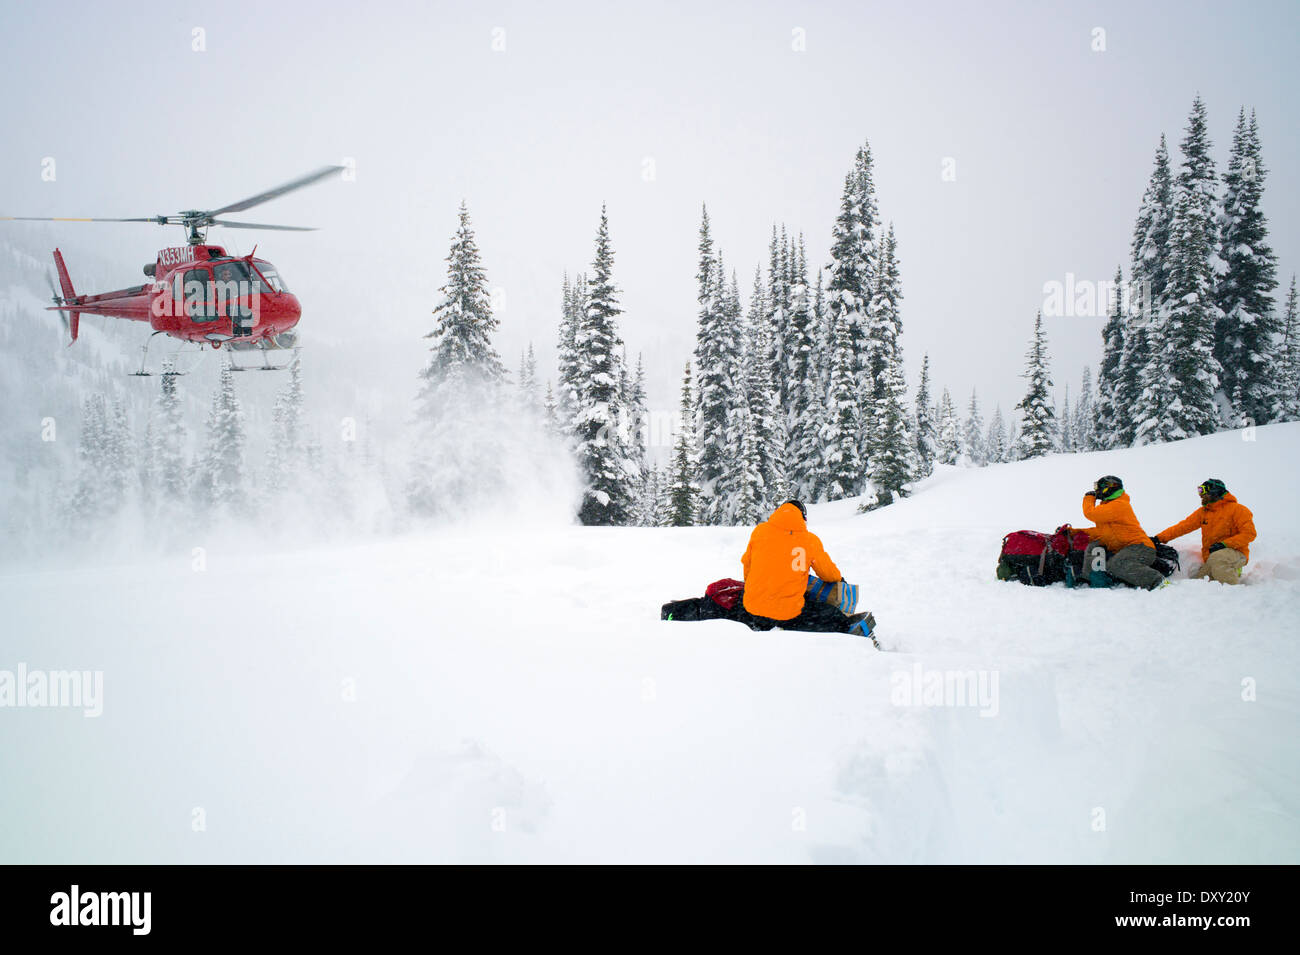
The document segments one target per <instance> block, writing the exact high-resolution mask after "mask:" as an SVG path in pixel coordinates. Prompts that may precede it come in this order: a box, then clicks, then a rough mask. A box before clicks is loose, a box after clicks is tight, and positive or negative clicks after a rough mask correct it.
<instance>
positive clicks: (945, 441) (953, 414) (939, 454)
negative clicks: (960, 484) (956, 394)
mask: <svg viewBox="0 0 1300 955" xmlns="http://www.w3.org/2000/svg"><path fill="white" fill-rule="evenodd" d="M935 427H936V430H937V435H936V449H935V450H936V458H935V459H936V460H937V461H938V462H939V463H940V464H958V463H960V461H961V456H962V447H961V423H960V422H959V421H958V420H957V409H956V407H955V406H954V405H953V403H952V395H950V394H949V393H948V389H947V388H945V389H943V396H942V397H941V398H940V399H939V405H938V407H937V408H936V409H935Z"/></svg>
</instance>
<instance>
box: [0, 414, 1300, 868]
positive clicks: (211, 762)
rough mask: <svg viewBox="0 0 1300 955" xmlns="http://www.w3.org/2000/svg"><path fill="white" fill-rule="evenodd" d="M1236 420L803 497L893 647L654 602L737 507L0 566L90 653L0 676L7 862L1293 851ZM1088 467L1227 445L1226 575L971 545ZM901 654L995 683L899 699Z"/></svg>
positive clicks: (975, 857)
mask: <svg viewBox="0 0 1300 955" xmlns="http://www.w3.org/2000/svg"><path fill="white" fill-rule="evenodd" d="M1246 437H1252V436H1251V435H1247V436H1246ZM1253 437H1254V438H1255V440H1243V436H1242V435H1241V434H1240V433H1233V434H1223V435H1217V436H1213V437H1209V438H1201V439H1196V440H1192V441H1186V442H1181V443H1178V444H1172V445H1164V446H1160V447H1153V448H1144V449H1137V450H1131V451H1119V452H1107V453H1099V454H1089V455H1076V456H1061V457H1052V458H1047V459H1042V460H1038V461H1033V462H1026V463H1020V464H1014V465H1001V466H995V467H990V468H986V469H982V470H974V471H958V470H956V469H942V470H941V471H940V472H939V473H938V474H936V475H935V476H934V477H932V478H931V479H929V480H928V481H926V482H925V483H924V484H923V485H922V486H921V487H920V488H919V489H918V492H917V493H916V494H915V495H914V496H913V497H911V498H910V499H908V500H906V501H902V502H900V503H898V504H896V505H893V506H891V507H889V508H886V509H883V510H881V511H879V512H876V513H872V514H869V515H858V514H856V513H855V512H854V507H853V505H852V503H850V502H841V503H839V504H831V505H824V506H819V507H814V508H813V509H812V525H813V529H814V530H815V531H817V532H818V533H819V534H820V535H821V537H822V539H823V540H824V542H825V543H826V545H827V548H828V549H829V551H830V553H831V555H832V556H833V557H834V558H835V560H836V561H837V562H838V563H839V565H840V566H841V568H843V569H844V570H845V573H846V574H847V575H848V576H849V578H850V579H852V580H855V581H857V582H859V583H861V584H862V588H863V593H864V599H863V604H864V606H869V607H871V608H872V609H874V610H875V612H876V615H877V617H878V619H879V621H880V628H881V631H882V633H883V634H884V638H885V639H886V641H887V643H888V645H889V646H891V647H893V648H894V649H895V652H890V653H880V652H877V651H876V650H874V649H872V648H871V646H870V645H869V644H868V643H867V642H865V641H863V640H860V639H858V638H853V637H847V636H840V635H811V634H799V633H786V632H779V631H778V632H771V633H751V632H749V631H748V630H745V629H743V628H741V627H739V626H738V625H735V624H731V623H728V622H723V621H713V622H707V623H695V624H687V623H661V622H659V621H658V619H657V616H658V607H659V604H660V603H661V602H663V601H665V600H667V599H670V598H676V597H685V596H690V595H692V594H696V593H700V592H702V590H703V587H704V585H705V584H706V583H708V582H709V581H710V580H713V579H715V578H718V577H722V576H728V575H734V576H739V570H740V567H739V555H740V553H741V552H742V550H743V548H744V544H745V540H746V537H747V533H748V531H747V530H746V529H743V528H734V529H733V528H725V529H718V528H688V529H664V530H642V529H631V528H628V529H622V528H619V529H612V528H609V529H606V528H581V527H573V526H562V527H561V526H555V525H553V524H545V523H541V522H539V523H537V524H535V525H527V524H520V523H518V522H508V523H507V522H505V521H501V520H498V521H496V522H485V523H481V524H477V525H473V526H471V525H468V524H466V525H463V526H458V527H448V528H444V529H441V530H439V531H438V532H436V533H424V532H421V533H415V532H413V533H411V534H410V535H409V536H407V537H404V538H401V539H397V540H392V541H389V542H385V543H382V544H369V545H366V546H358V547H350V548H344V547H335V548H329V549H316V550H304V551H302V552H297V553H291V552H278V553H257V552H256V549H255V548H254V547H253V546H251V545H248V546H246V547H245V548H242V549H241V548H237V547H236V548H230V547H226V546H211V547H209V549H208V550H207V552H206V555H205V558H206V568H205V569H203V570H196V569H195V568H194V564H193V562H194V560H195V558H194V557H193V556H192V554H191V552H189V551H186V552H185V553H182V554H177V555H176V557H175V559H174V560H172V561H170V562H150V563H147V564H141V565H138V566H129V565H121V564H119V565H114V566H103V567H98V568H94V567H92V568H86V567H81V568H78V569H72V570H61V571H59V572H39V573H26V574H11V575H8V576H4V577H0V605H2V606H3V607H4V608H5V618H4V620H5V622H4V624H3V629H4V636H3V642H2V643H0V670H4V669H10V670H14V669H15V668H16V667H17V665H18V664H19V663H25V664H26V665H27V666H28V667H29V668H44V669H48V670H56V669H70V668H77V669H90V670H102V671H103V680H104V701H103V714H102V715H101V716H100V717H98V718H85V717H83V716H82V714H81V713H80V712H79V711H77V710H71V709H0V765H3V767H4V775H5V782H4V785H3V786H2V787H0V818H4V819H5V821H6V825H5V826H3V827H0V861H3V862H28V861H42V862H146V861H149V862H156V861H187V862H207V861H220V862H227V861H312V860H322V861H326V860H327V861H344V860H376V861H378V860H409V861H416V860H425V861H434V860H440V861H561V862H595V861H615V862H633V861H636V862H669V861H685V862H706V861H729V862H1162V863H1163V862H1292V863H1294V862H1298V861H1300V823H1298V820H1297V814H1298V812H1300V773H1298V771H1297V761H1296V758H1295V753H1296V747H1295V740H1296V738H1297V734H1298V732H1300V711H1298V706H1300V703H1298V701H1300V651H1298V650H1297V646H1296V642H1295V631H1296V625H1295V621H1296V617H1297V611H1298V610H1300V583H1297V578H1298V577H1300V515H1297V510H1296V508H1295V506H1294V497H1295V494H1294V489H1293V487H1292V484H1293V481H1294V477H1293V476H1294V474H1295V471H1296V465H1297V463H1300V425H1295V424H1293V425H1281V426H1272V427H1268V428H1261V429H1259V431H1258V433H1257V434H1256V435H1253ZM1103 473H1116V474H1119V475H1120V476H1121V477H1123V478H1124V480H1125V482H1126V484H1127V485H1128V487H1129V490H1130V493H1131V495H1132V497H1133V501H1134V506H1135V509H1136V511H1137V513H1138V515H1139V517H1140V518H1141V519H1142V520H1143V522H1144V526H1145V527H1146V528H1147V530H1148V531H1151V532H1154V531H1157V530H1160V529H1161V528H1163V527H1165V526H1167V525H1168V524H1171V523H1173V522H1174V521H1175V520H1177V519H1180V518H1182V517H1183V516H1185V515H1186V514H1187V513H1188V512H1190V511H1191V510H1192V509H1193V507H1194V506H1195V505H1196V496H1195V486H1196V485H1197V484H1198V483H1199V482H1200V481H1201V480H1203V479H1204V478H1206V477H1210V476H1215V477H1221V478H1223V479H1224V480H1225V481H1226V482H1227V484H1228V486H1229V487H1230V488H1232V489H1233V491H1234V492H1235V493H1237V494H1238V496H1239V497H1240V498H1241V500H1242V501H1243V502H1244V503H1246V504H1247V505H1248V506H1249V507H1251V508H1252V509H1253V510H1254V511H1255V515H1256V520H1257V524H1258V526H1259V529H1260V538H1259V540H1258V541H1257V542H1256V545H1255V547H1254V549H1253V560H1252V562H1251V565H1250V567H1249V568H1248V572H1247V576H1246V582H1247V585H1246V586H1243V587H1240V588H1233V589H1229V588H1225V587H1222V586H1220V585H1217V584H1213V583H1208V582H1204V581H1190V580H1185V579H1180V580H1177V581H1176V583H1175V585H1174V586H1172V587H1169V588H1165V589H1164V590H1161V591H1158V592H1155V593H1139V592H1133V591H1128V590H1111V591H1104V592H1103V591H1098V592H1089V591H1087V590H1076V591H1067V590H1065V589H1064V588H1063V587H1059V586H1058V587H1054V588H1049V589H1031V588H1026V587H1021V586H1019V585H1017V584H1007V583H1000V582H998V581H996V580H995V579H994V577H993V568H994V564H995V560H996V555H997V549H998V545H999V543H1000V538H1001V535H1002V534H1004V533H1005V532H1007V531H1008V530H1012V529H1016V528H1020V527H1029V528H1039V529H1047V530H1050V529H1052V528H1054V527H1055V526H1057V525H1058V524H1060V523H1063V522H1066V521H1072V522H1074V523H1076V524H1079V523H1083V521H1082V518H1081V515H1080V514H1079V499H1080V497H1081V495H1082V492H1083V490H1085V489H1086V488H1087V487H1089V486H1090V485H1091V483H1092V482H1093V481H1094V480H1095V479H1096V478H1097V477H1098V476H1099V475H1100V474H1103ZM1179 543H1180V544H1181V545H1183V550H1184V551H1185V552H1187V553H1190V552H1191V551H1192V550H1194V549H1196V547H1197V545H1196V544H1195V542H1194V541H1193V539H1192V538H1185V539H1184V540H1182V541H1180V542H1179ZM194 546H196V547H201V546H204V542H202V541H195V542H194ZM917 667H919V668H920V669H919V673H920V675H921V679H922V681H924V680H925V679H926V678H928V677H929V676H930V675H931V674H938V675H939V676H941V677H942V676H944V675H948V676H950V677H951V676H959V675H961V674H964V673H968V672H969V673H973V674H975V676H976V677H977V678H978V677H980V676H982V677H983V678H984V679H985V681H986V682H985V687H986V689H990V690H991V688H992V687H993V683H992V680H993V679H994V678H996V681H997V682H996V695H993V696H990V697H988V698H986V699H985V701H984V703H983V705H979V706H964V705H946V706H917V705H911V706H909V705H901V702H902V701H901V700H900V698H899V693H900V692H901V690H902V688H903V687H904V686H910V685H911V683H910V681H911V680H912V679H913V675H914V674H916V673H917V672H918V671H917V669H916V668H917ZM1252 688H1253V694H1252V693H1251V692H1250V691H1251V689H1252ZM1252 695H1253V699H1243V696H1246V697H1250V696H1252ZM950 702H955V701H951V700H950ZM981 713H987V714H988V715H981ZM200 823H201V824H200Z"/></svg>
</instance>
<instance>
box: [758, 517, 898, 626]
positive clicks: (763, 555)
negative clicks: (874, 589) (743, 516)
mask: <svg viewBox="0 0 1300 955" xmlns="http://www.w3.org/2000/svg"><path fill="white" fill-rule="evenodd" d="M740 563H741V566H742V567H744V569H745V590H744V596H743V597H742V599H741V603H742V605H743V606H744V609H745V613H746V614H747V615H748V617H749V619H748V620H746V621H745V622H746V623H748V624H749V625H750V626H751V627H753V628H754V629H756V630H770V629H772V628H773V627H778V626H779V627H781V628H782V629H783V630H812V631H818V632H829V633H848V632H850V631H851V628H852V627H854V626H857V625H859V623H858V621H857V620H855V619H854V618H851V617H849V616H848V615H847V614H845V613H844V612H843V611H841V610H840V608H839V607H838V606H835V604H837V603H838V602H839V594H838V593H834V594H832V596H831V600H830V602H827V603H821V602H819V601H816V600H805V599H804V595H805V594H806V593H807V591H808V571H809V570H810V569H811V570H813V571H814V572H815V573H816V574H817V576H818V577H820V578H821V579H822V580H824V581H826V582H828V583H832V584H839V583H842V582H843V580H844V576H843V575H842V574H841V573H840V569H839V568H838V567H836V566H835V562H834V561H832V560H831V558H830V555H828V554H827V553H826V548H824V547H823V546H822V542H821V539H820V538H818V536H817V535H816V534H814V533H812V531H810V530H808V510H807V508H805V507H804V506H803V504H802V503H801V502H799V501H796V500H790V501H785V502H784V503H782V504H781V505H780V506H778V507H777V509H776V510H774V511H773V512H772V516H771V517H769V518H768V519H767V520H766V521H764V522H763V523H761V524H759V525H758V526H757V527H755V528H754V531H753V533H752V534H750V535H749V546H748V547H747V548H745V555H744V556H743V557H741V558H740ZM857 616H858V617H863V618H865V617H867V616H869V615H866V614H861V615H857ZM874 622H875V621H874V619H873V620H872V621H871V623H872V625H874ZM866 635H869V628H868V630H867V634H866Z"/></svg>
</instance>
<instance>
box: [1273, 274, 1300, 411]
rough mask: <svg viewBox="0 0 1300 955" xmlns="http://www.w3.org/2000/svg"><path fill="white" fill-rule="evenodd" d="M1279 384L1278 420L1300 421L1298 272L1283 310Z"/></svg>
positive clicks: (1275, 405) (1275, 406)
mask: <svg viewBox="0 0 1300 955" xmlns="http://www.w3.org/2000/svg"><path fill="white" fill-rule="evenodd" d="M1276 368H1277V387H1276V388H1275V389H1274V394H1273V414H1272V420H1274V421H1300V311H1298V308H1297V299H1296V284H1295V275H1294V273H1293V274H1292V275H1291V288H1290V290H1289V291H1288V292H1287V295H1286V305H1285V306H1284V308H1283V312H1282V333H1281V341H1280V342H1279V343H1278V348H1277V361H1276Z"/></svg>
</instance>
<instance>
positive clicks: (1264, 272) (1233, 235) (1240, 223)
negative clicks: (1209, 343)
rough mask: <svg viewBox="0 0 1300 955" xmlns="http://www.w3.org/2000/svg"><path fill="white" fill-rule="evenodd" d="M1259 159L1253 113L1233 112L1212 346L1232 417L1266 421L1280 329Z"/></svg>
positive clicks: (1271, 404) (1274, 260) (1274, 259)
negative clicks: (1217, 310)
mask: <svg viewBox="0 0 1300 955" xmlns="http://www.w3.org/2000/svg"><path fill="white" fill-rule="evenodd" d="M1264 174H1265V169H1264V160H1263V158H1262V156H1261V155H1260V142H1259V127H1258V125H1257V124H1256V121H1255V114H1254V112H1253V111H1252V112H1251V114H1250V122H1249V123H1247V122H1246V111H1245V110H1244V109H1243V110H1242V111H1241V112H1240V113H1239V114H1238V115H1237V128H1236V131H1235V132H1234V134H1233V137H1232V153H1231V156H1230V158H1229V160H1228V169H1227V172H1225V173H1224V176H1223V183H1224V196H1223V203H1222V206H1221V208H1220V213H1219V221H1218V226H1219V233H1220V236H1219V259H1220V260H1221V261H1222V262H1223V267H1224V272H1223V275H1222V277H1220V278H1219V282H1218V288H1217V290H1216V296H1217V305H1218V308H1219V316H1218V318H1217V320H1216V322H1215V329H1214V354H1215V358H1216V359H1217V360H1218V362H1219V365H1220V367H1221V368H1222V369H1223V381H1222V387H1223V390H1224V393H1225V394H1226V395H1227V397H1228V400H1229V402H1230V403H1231V406H1232V411H1233V414H1234V416H1235V417H1236V419H1237V420H1238V421H1241V420H1246V421H1250V422H1252V423H1254V424H1266V423H1267V422H1268V421H1269V420H1270V419H1271V417H1272V413H1273V407H1274V405H1275V400H1274V397H1273V394H1272V392H1273V389H1274V387H1275V384H1276V380H1275V378H1276V376H1275V367H1274V359H1275V354H1274V351H1275V346H1276V338H1277V335H1278V332H1279V328H1278V321H1277V316H1276V314H1275V312H1274V305H1273V292H1274V290H1275V289H1276V288H1277V257H1276V256H1275V255H1274V254H1273V249H1272V247H1271V246H1270V245H1269V242H1268V222H1267V220H1265V218H1264V210H1263V209H1262V208H1261V203H1262V200H1263V195H1264Z"/></svg>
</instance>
